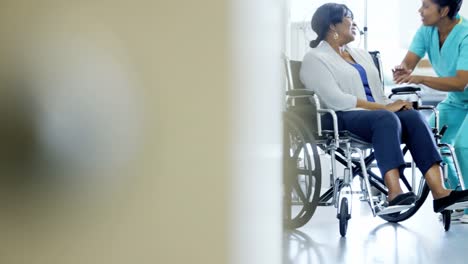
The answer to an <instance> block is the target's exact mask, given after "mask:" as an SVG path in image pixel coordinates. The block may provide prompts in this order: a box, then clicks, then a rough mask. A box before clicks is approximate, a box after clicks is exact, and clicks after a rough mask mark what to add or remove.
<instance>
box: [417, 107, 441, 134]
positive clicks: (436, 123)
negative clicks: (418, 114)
mask: <svg viewBox="0 0 468 264" xmlns="http://www.w3.org/2000/svg"><path fill="white" fill-rule="evenodd" d="M418 110H429V111H432V113H433V114H434V128H435V129H436V131H438V130H439V110H438V109H437V108H436V107H435V106H432V105H420V106H419V107H418Z"/></svg>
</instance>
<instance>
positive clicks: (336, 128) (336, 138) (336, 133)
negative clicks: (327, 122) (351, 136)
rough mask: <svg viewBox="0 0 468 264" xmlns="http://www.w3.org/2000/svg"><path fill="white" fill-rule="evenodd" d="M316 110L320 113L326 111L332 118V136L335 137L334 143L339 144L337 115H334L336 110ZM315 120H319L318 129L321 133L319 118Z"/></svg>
mask: <svg viewBox="0 0 468 264" xmlns="http://www.w3.org/2000/svg"><path fill="white" fill-rule="evenodd" d="M317 112H318V113H321V114H325V113H328V114H330V115H331V117H332V120H333V137H334V138H335V142H336V144H339V143H340V136H339V132H338V117H337V116H336V112H335V111H333V110H331V109H317ZM317 121H318V122H320V123H319V128H320V131H319V132H320V133H321V130H322V125H321V121H320V118H319V119H318V120H317Z"/></svg>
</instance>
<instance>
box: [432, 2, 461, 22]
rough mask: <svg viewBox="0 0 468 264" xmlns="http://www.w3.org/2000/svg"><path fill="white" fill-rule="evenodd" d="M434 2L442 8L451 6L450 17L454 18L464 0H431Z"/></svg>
mask: <svg viewBox="0 0 468 264" xmlns="http://www.w3.org/2000/svg"><path fill="white" fill-rule="evenodd" d="M431 1H432V2H433V3H434V4H437V5H439V7H440V8H443V7H446V6H448V7H449V12H448V14H447V16H448V17H450V18H451V19H453V18H454V17H455V16H456V15H457V14H458V11H460V7H461V5H462V3H463V0H431Z"/></svg>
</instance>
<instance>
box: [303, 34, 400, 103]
mask: <svg viewBox="0 0 468 264" xmlns="http://www.w3.org/2000/svg"><path fill="white" fill-rule="evenodd" d="M346 51H348V52H349V54H351V56H352V57H353V59H354V60H355V61H356V62H357V63H359V64H360V65H361V66H362V67H363V68H364V69H365V70H366V74H367V79H368V81H369V87H370V89H371V92H372V96H373V97H374V99H375V102H376V103H380V104H384V105H385V104H389V103H391V101H390V100H389V99H388V98H387V97H386V96H385V94H384V92H383V88H382V83H381V82H380V79H379V73H378V71H377V68H376V67H375V64H374V61H373V60H372V57H371V55H370V54H369V53H368V52H367V51H365V50H361V49H353V48H349V47H346ZM300 77H301V81H302V83H304V85H305V87H306V89H310V90H313V91H314V92H315V93H316V94H317V95H318V97H319V99H320V101H321V103H322V104H323V107H325V108H328V109H332V110H335V111H349V110H363V109H362V108H356V103H357V98H360V99H363V100H367V97H366V94H365V91H364V85H363V83H362V80H361V77H360V75H359V72H358V71H357V70H356V68H354V67H353V66H352V65H350V64H349V63H348V62H346V61H345V60H344V59H343V58H342V57H341V56H340V55H339V54H338V53H337V52H336V51H335V50H334V49H333V48H332V47H331V46H330V45H329V44H328V42H326V41H322V42H321V43H320V44H319V45H318V46H317V47H316V48H314V49H311V50H310V51H309V52H308V53H307V54H306V55H305V56H304V60H303V61H302V67H301V72H300Z"/></svg>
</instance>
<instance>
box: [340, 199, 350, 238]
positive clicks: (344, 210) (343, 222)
mask: <svg viewBox="0 0 468 264" xmlns="http://www.w3.org/2000/svg"><path fill="white" fill-rule="evenodd" d="M348 207H349V206H348V198H346V197H345V198H343V199H341V205H340V214H339V215H338V219H339V220H340V235H341V236H342V237H345V236H346V231H347V230H348V220H349V218H350V215H349V214H348Z"/></svg>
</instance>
